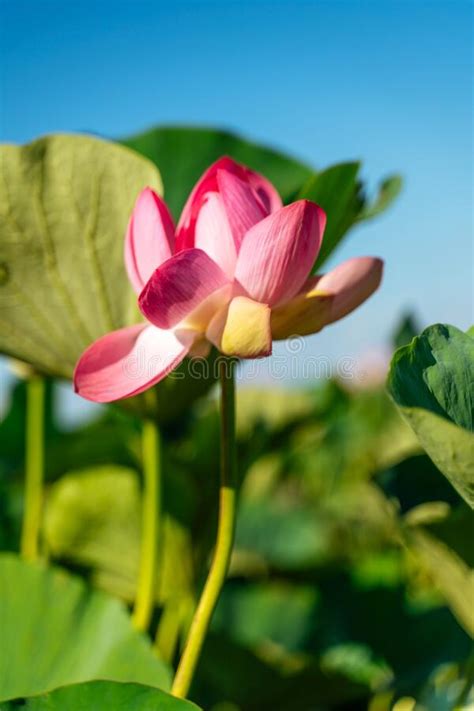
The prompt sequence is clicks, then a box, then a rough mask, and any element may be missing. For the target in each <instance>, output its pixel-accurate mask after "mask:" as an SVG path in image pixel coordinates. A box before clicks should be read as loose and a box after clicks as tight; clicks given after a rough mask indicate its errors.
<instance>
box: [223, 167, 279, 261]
mask: <svg viewBox="0 0 474 711" xmlns="http://www.w3.org/2000/svg"><path fill="white" fill-rule="evenodd" d="M217 185H218V188H219V193H220V195H221V197H222V202H223V204H224V207H225V211H226V214H227V219H228V222H229V225H230V229H231V230H232V234H233V236H234V241H235V244H236V246H237V250H238V248H239V246H240V243H241V241H242V238H243V236H244V234H245V233H246V232H247V231H248V230H249V229H250V228H251V227H253V225H255V224H256V223H257V222H260V220H263V218H264V217H266V216H267V215H268V213H269V211H268V210H266V209H265V208H264V207H263V205H262V203H261V201H260V199H259V198H258V196H257V193H256V192H255V190H254V189H253V188H252V187H251V185H250V184H249V183H248V182H245V181H244V180H241V179H240V178H239V177H237V176H236V175H234V174H233V173H230V172H229V171H226V170H218V171H217Z"/></svg>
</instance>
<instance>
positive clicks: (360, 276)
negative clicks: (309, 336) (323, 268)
mask: <svg viewBox="0 0 474 711" xmlns="http://www.w3.org/2000/svg"><path fill="white" fill-rule="evenodd" d="M382 273H383V261H382V260H381V259H378V258H377V257H354V258H353V259H348V260H347V261H345V262H342V264H339V265H338V266H337V267H336V268H335V269H333V270H332V271H330V272H328V274H324V275H323V276H322V277H321V278H320V279H319V280H318V281H317V284H316V287H315V288H316V289H317V291H318V292H319V293H325V294H333V296H334V298H333V301H332V306H331V316H330V322H332V321H337V320H338V319H340V318H342V317H343V316H346V315H347V314H348V313H350V312H351V311H353V310H354V309H356V308H357V307H358V306H360V304H362V303H363V302H364V301H365V300H366V299H368V298H369V296H371V294H373V293H374V291H376V289H377V288H378V286H379V284H380V282H381V280H382Z"/></svg>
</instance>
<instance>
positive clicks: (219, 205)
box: [194, 193, 237, 279]
mask: <svg viewBox="0 0 474 711" xmlns="http://www.w3.org/2000/svg"><path fill="white" fill-rule="evenodd" d="M194 246H195V247H196V248H198V249H202V250H203V252H206V254H207V255H208V256H209V257H211V259H212V260H213V261H214V262H215V263H216V264H218V265H219V266H220V267H221V269H222V270H223V271H224V272H225V273H226V274H227V276H228V277H229V278H230V279H233V277H234V272H235V263H236V260H237V250H236V246H235V240H234V236H233V234H232V231H231V229H230V224H229V221H228V219H227V214H226V210H225V208H224V204H223V202H222V197H221V196H220V195H219V194H218V193H208V195H207V196H206V199H205V201H204V203H203V205H202V207H201V209H200V210H199V215H198V218H197V220H196V226H195V234H194Z"/></svg>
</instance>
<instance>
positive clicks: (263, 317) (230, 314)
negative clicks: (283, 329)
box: [206, 296, 272, 358]
mask: <svg viewBox="0 0 474 711" xmlns="http://www.w3.org/2000/svg"><path fill="white" fill-rule="evenodd" d="M206 336H207V338H208V339H209V340H210V341H211V342H212V343H214V345H215V346H217V348H218V349H219V350H220V351H221V352H222V353H224V354H225V355H229V356H238V357H239V358H260V357H262V356H268V355H270V354H271V352H272V334H271V330H270V308H269V306H267V305H266V304H261V303H259V302H258V301H253V300H252V299H248V298H247V297H245V296H236V297H235V298H234V299H232V301H231V302H230V303H229V304H228V305H227V306H225V307H223V308H222V309H221V310H220V311H218V312H217V314H216V315H215V317H214V318H213V319H212V321H211V322H210V324H209V327H208V329H207V332H206Z"/></svg>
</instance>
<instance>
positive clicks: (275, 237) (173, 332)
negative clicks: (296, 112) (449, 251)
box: [74, 158, 382, 402]
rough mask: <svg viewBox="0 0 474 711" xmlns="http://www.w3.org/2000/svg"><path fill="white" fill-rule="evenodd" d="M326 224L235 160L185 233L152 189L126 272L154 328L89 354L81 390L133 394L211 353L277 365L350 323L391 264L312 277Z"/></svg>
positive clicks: (308, 206) (114, 339)
mask: <svg viewBox="0 0 474 711" xmlns="http://www.w3.org/2000/svg"><path fill="white" fill-rule="evenodd" d="M325 224H326V215H325V213H324V211H323V210H322V209H321V208H320V207H319V206H318V205H316V204H315V203H312V202H310V201H308V200H299V201H297V202H295V203H292V204H291V205H288V206H286V207H283V206H282V202H281V199H280V196H279V195H278V193H277V191H276V190H275V188H274V187H273V186H272V185H271V183H270V182H269V181H268V180H266V179H265V178H264V177H263V176H261V175H259V174H258V173H255V172H253V171H251V170H249V169H248V168H246V167H244V166H241V165H239V164H238V163H235V162H234V161H233V160H231V159H230V158H221V159H220V160H218V161H217V162H216V163H214V164H213V165H212V166H211V167H210V168H209V169H208V170H207V171H206V172H205V173H204V175H203V176H202V177H201V179H200V180H199V182H198V183H197V185H196V186H195V187H194V189H193V191H192V193H191V195H190V196H189V198H188V201H187V203H186V205H185V207H184V210H183V213H182V215H181V218H180V220H179V223H178V226H177V228H176V230H175V228H174V225H173V220H172V217H171V215H170V212H169V210H168V208H167V206H166V204H165V203H164V202H163V200H162V199H161V198H160V197H158V195H156V194H155V193H154V192H153V191H152V190H151V189H149V188H146V189H145V190H143V192H142V193H141V194H140V195H139V197H138V200H137V202H136V205H135V208H134V211H133V214H132V216H131V219H130V223H129V226H128V230H127V235H126V239H125V264H126V268H127V272H128V276H129V278H130V281H131V283H132V286H133V287H134V289H135V291H136V292H137V294H139V299H138V303H139V306H140V310H141V312H142V314H143V315H144V316H145V318H146V319H147V321H146V322H145V323H141V324H138V325H135V326H130V327H128V328H122V329H120V330H118V331H113V332H112V333H108V334H107V335H105V336H103V337H102V338H99V340H98V341H96V342H95V343H93V344H92V345H91V346H89V348H88V349H87V350H86V351H85V352H84V354H83V355H82V357H81V358H80V360H79V362H78V364H77V366H76V371H75V375H74V384H75V389H76V392H78V393H79V394H80V395H82V396H83V397H85V398H87V399H89V400H94V401H96V402H110V401H112V400H118V399H120V398H124V397H129V396H131V395H136V394H138V393H140V392H142V391H144V390H146V389H147V388H150V387H152V386H153V385H155V384H156V383H158V382H159V381H160V380H162V379H163V378H164V377H165V376H166V375H168V374H169V373H170V372H171V371H172V370H173V369H174V368H175V367H176V366H177V365H178V364H179V363H180V362H181V361H182V360H183V359H184V358H185V356H187V355H190V356H193V355H195V356H196V355H206V354H207V353H208V352H209V349H210V347H211V345H212V344H213V345H215V346H216V347H217V348H218V349H219V350H220V351H221V352H222V353H224V354H226V355H229V356H238V357H240V358H258V357H261V356H268V355H270V353H271V350H272V340H274V339H284V338H288V337H289V336H292V335H308V334H310V333H316V332H317V331H319V330H321V328H323V326H325V325H327V324H329V323H332V322H333V321H337V320H338V319H340V318H342V317H343V316H345V315H346V314H348V313H349V312H350V311H352V310H353V309H355V308H356V307H357V306H359V305H360V304H361V303H362V302H363V301H365V300H366V299H367V298H368V297H369V296H370V295H371V294H372V293H373V292H374V291H375V290H376V289H377V287H378V285H379V283H380V280H381V276H382V262H381V260H379V259H376V258H373V257H361V258H356V259H349V260H348V261H346V262H343V263H342V264H341V265H339V266H338V267H336V268H335V269H334V270H333V271H331V272H329V273H328V274H325V275H323V276H313V277H311V276H310V277H308V275H309V273H310V271H311V268H312V266H313V264H314V262H315V259H316V257H317V255H318V252H319V249H320V246H321V241H322V238H323V232H324V227H325Z"/></svg>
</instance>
